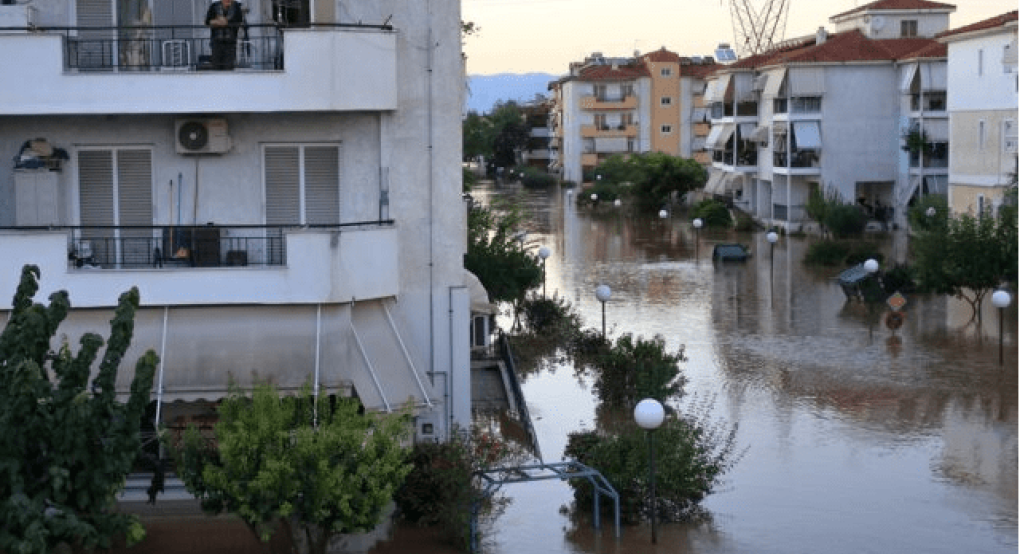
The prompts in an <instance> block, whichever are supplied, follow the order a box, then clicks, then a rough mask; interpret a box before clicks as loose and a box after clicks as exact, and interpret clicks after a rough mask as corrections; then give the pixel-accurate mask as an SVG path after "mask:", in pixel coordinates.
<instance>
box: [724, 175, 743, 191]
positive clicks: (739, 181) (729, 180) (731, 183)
mask: <svg viewBox="0 0 1020 554" xmlns="http://www.w3.org/2000/svg"><path fill="white" fill-rule="evenodd" d="M721 188H722V190H723V192H733V191H736V190H740V189H743V188H744V175H743V174H742V173H730V174H728V175H726V177H725V178H724V179H723V182H722V187H721Z"/></svg>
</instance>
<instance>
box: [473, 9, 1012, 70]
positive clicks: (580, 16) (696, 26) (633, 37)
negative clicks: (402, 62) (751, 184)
mask: <svg viewBox="0 0 1020 554" xmlns="http://www.w3.org/2000/svg"><path fill="white" fill-rule="evenodd" d="M730 1H731V0H461V17H462V18H463V19H464V21H471V22H474V23H475V24H476V25H477V26H479V27H481V31H480V32H479V33H478V34H477V35H475V36H473V37H470V38H468V39H467V41H466V42H465V44H464V53H465V54H466V55H467V72H468V74H470V75H492V74H495V73H531V72H541V73H552V74H555V75H560V74H564V73H566V72H567V70H568V64H569V63H570V62H572V61H581V60H583V59H584V57H585V56H586V55H588V54H590V53H592V52H602V53H603V54H604V55H606V56H631V55H633V54H634V51H635V50H639V51H641V52H642V53H644V52H650V51H653V50H658V49H659V48H660V47H663V46H665V47H666V48H667V49H669V50H672V51H674V52H676V53H677V54H680V55H681V56H708V55H712V54H713V51H714V50H715V47H716V45H717V44H719V43H720V42H728V43H733V41H734V39H733V26H732V23H731V18H730V10H729V5H730ZM766 1H767V0H753V2H754V5H755V6H761V5H762V4H764V3H766ZM776 1H777V2H778V0H776ZM787 1H788V3H789V5H790V11H789V17H788V20H787V24H786V33H785V35H784V36H785V37H786V38H792V37H797V36H803V35H807V34H811V33H814V32H815V30H817V29H818V27H819V26H821V25H824V26H825V27H826V28H827V29H829V30H830V31H831V30H833V26H832V24H830V23H829V17H830V16H832V15H835V14H837V13H842V12H845V11H848V10H852V9H854V8H855V7H857V6H862V5H864V4H867V3H868V2H869V1H870V0H787ZM943 1H944V2H945V3H949V4H954V5H955V6H956V11H955V12H953V13H952V14H951V15H950V20H949V21H950V23H949V24H950V28H956V27H962V26H964V25H968V24H970V23H974V22H975V21H980V20H982V19H986V18H989V17H992V16H995V15H999V14H1002V13H1006V12H1008V11H1010V10H1015V9H1017V1H1016V0H957V1H955V2H954V1H951V0H943Z"/></svg>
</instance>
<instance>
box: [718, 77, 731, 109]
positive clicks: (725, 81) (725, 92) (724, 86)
mask: <svg viewBox="0 0 1020 554" xmlns="http://www.w3.org/2000/svg"><path fill="white" fill-rule="evenodd" d="M732 78H733V75H731V74H729V73H726V74H724V75H721V76H720V77H719V84H718V88H717V89H716V94H717V95H718V96H719V98H718V99H717V100H716V102H718V101H720V100H721V101H723V102H727V103H729V102H732V101H733V79H732Z"/></svg>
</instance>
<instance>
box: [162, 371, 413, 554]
mask: <svg viewBox="0 0 1020 554" xmlns="http://www.w3.org/2000/svg"><path fill="white" fill-rule="evenodd" d="M359 407H360V406H359V404H358V402H357V401H356V400H354V399H347V398H342V399H336V400H335V402H333V401H331V399H329V398H327V397H325V396H322V397H319V399H318V400H316V399H313V398H312V395H311V391H310V388H309V387H305V388H304V389H303V390H302V391H301V393H300V395H299V396H297V397H289V398H281V397H280V395H279V392H278V391H277V390H276V388H275V387H273V386H272V385H270V384H267V383H261V384H258V385H257V386H256V387H255V389H254V391H253V392H252V396H251V398H248V397H247V396H245V395H244V394H242V392H241V391H240V390H238V389H236V388H233V390H232V392H231V394H230V396H229V397H228V398H226V399H225V400H224V401H223V402H222V403H221V404H220V407H219V416H220V421H219V423H217V424H216V426H215V429H214V433H215V443H216V445H215V446H213V445H211V444H210V443H209V442H208V441H206V440H205V439H204V438H203V437H202V436H201V435H200V434H199V432H198V431H197V430H196V429H195V428H193V427H192V428H189V429H188V430H187V431H186V432H185V436H184V440H183V444H182V445H181V446H180V448H179V449H177V450H176V454H175V456H176V461H177V470H178V474H179V475H180V476H181V479H182V480H183V481H184V483H185V485H186V487H187V489H188V491H189V492H191V493H192V494H194V495H195V496H196V497H198V498H199V500H201V502H202V508H203V509H204V510H206V511H208V512H212V513H219V512H224V511H226V512H232V513H235V514H237V515H238V516H239V517H240V518H241V519H242V520H244V522H245V523H247V524H248V526H249V527H250V528H251V529H252V530H253V531H254V532H255V533H256V534H257V535H258V537H259V538H260V539H261V540H263V541H268V540H269V539H270V538H271V536H272V534H273V532H274V530H275V529H276V528H277V527H278V526H280V525H283V527H284V528H285V529H287V531H288V532H289V533H290V536H291V542H292V544H294V545H295V546H297V545H300V544H305V545H307V546H308V551H309V552H312V553H314V554H322V553H325V552H326V549H327V547H328V545H329V542H330V539H331V537H333V536H334V535H336V534H339V533H356V532H361V531H366V530H370V529H372V528H374V527H375V526H376V525H378V523H379V522H380V521H381V519H382V517H383V509H384V508H385V507H386V506H387V505H388V504H389V503H390V501H391V500H392V498H393V495H394V493H395V492H396V490H397V489H398V488H399V487H400V485H401V484H402V483H403V481H404V478H405V477H406V476H407V474H408V472H409V471H410V469H411V465H410V463H408V461H407V449H406V448H405V446H404V443H405V442H406V439H407V437H408V434H409V422H408V418H407V417H406V415H405V414H389V415H383V414H373V413H359Z"/></svg>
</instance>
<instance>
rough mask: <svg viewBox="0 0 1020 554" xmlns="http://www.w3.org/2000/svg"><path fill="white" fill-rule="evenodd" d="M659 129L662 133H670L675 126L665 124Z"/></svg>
mask: <svg viewBox="0 0 1020 554" xmlns="http://www.w3.org/2000/svg"><path fill="white" fill-rule="evenodd" d="M659 130H660V131H661V132H662V134H664V135H668V134H671V133H672V132H673V126H672V125H663V126H662V127H660V128H659Z"/></svg>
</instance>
